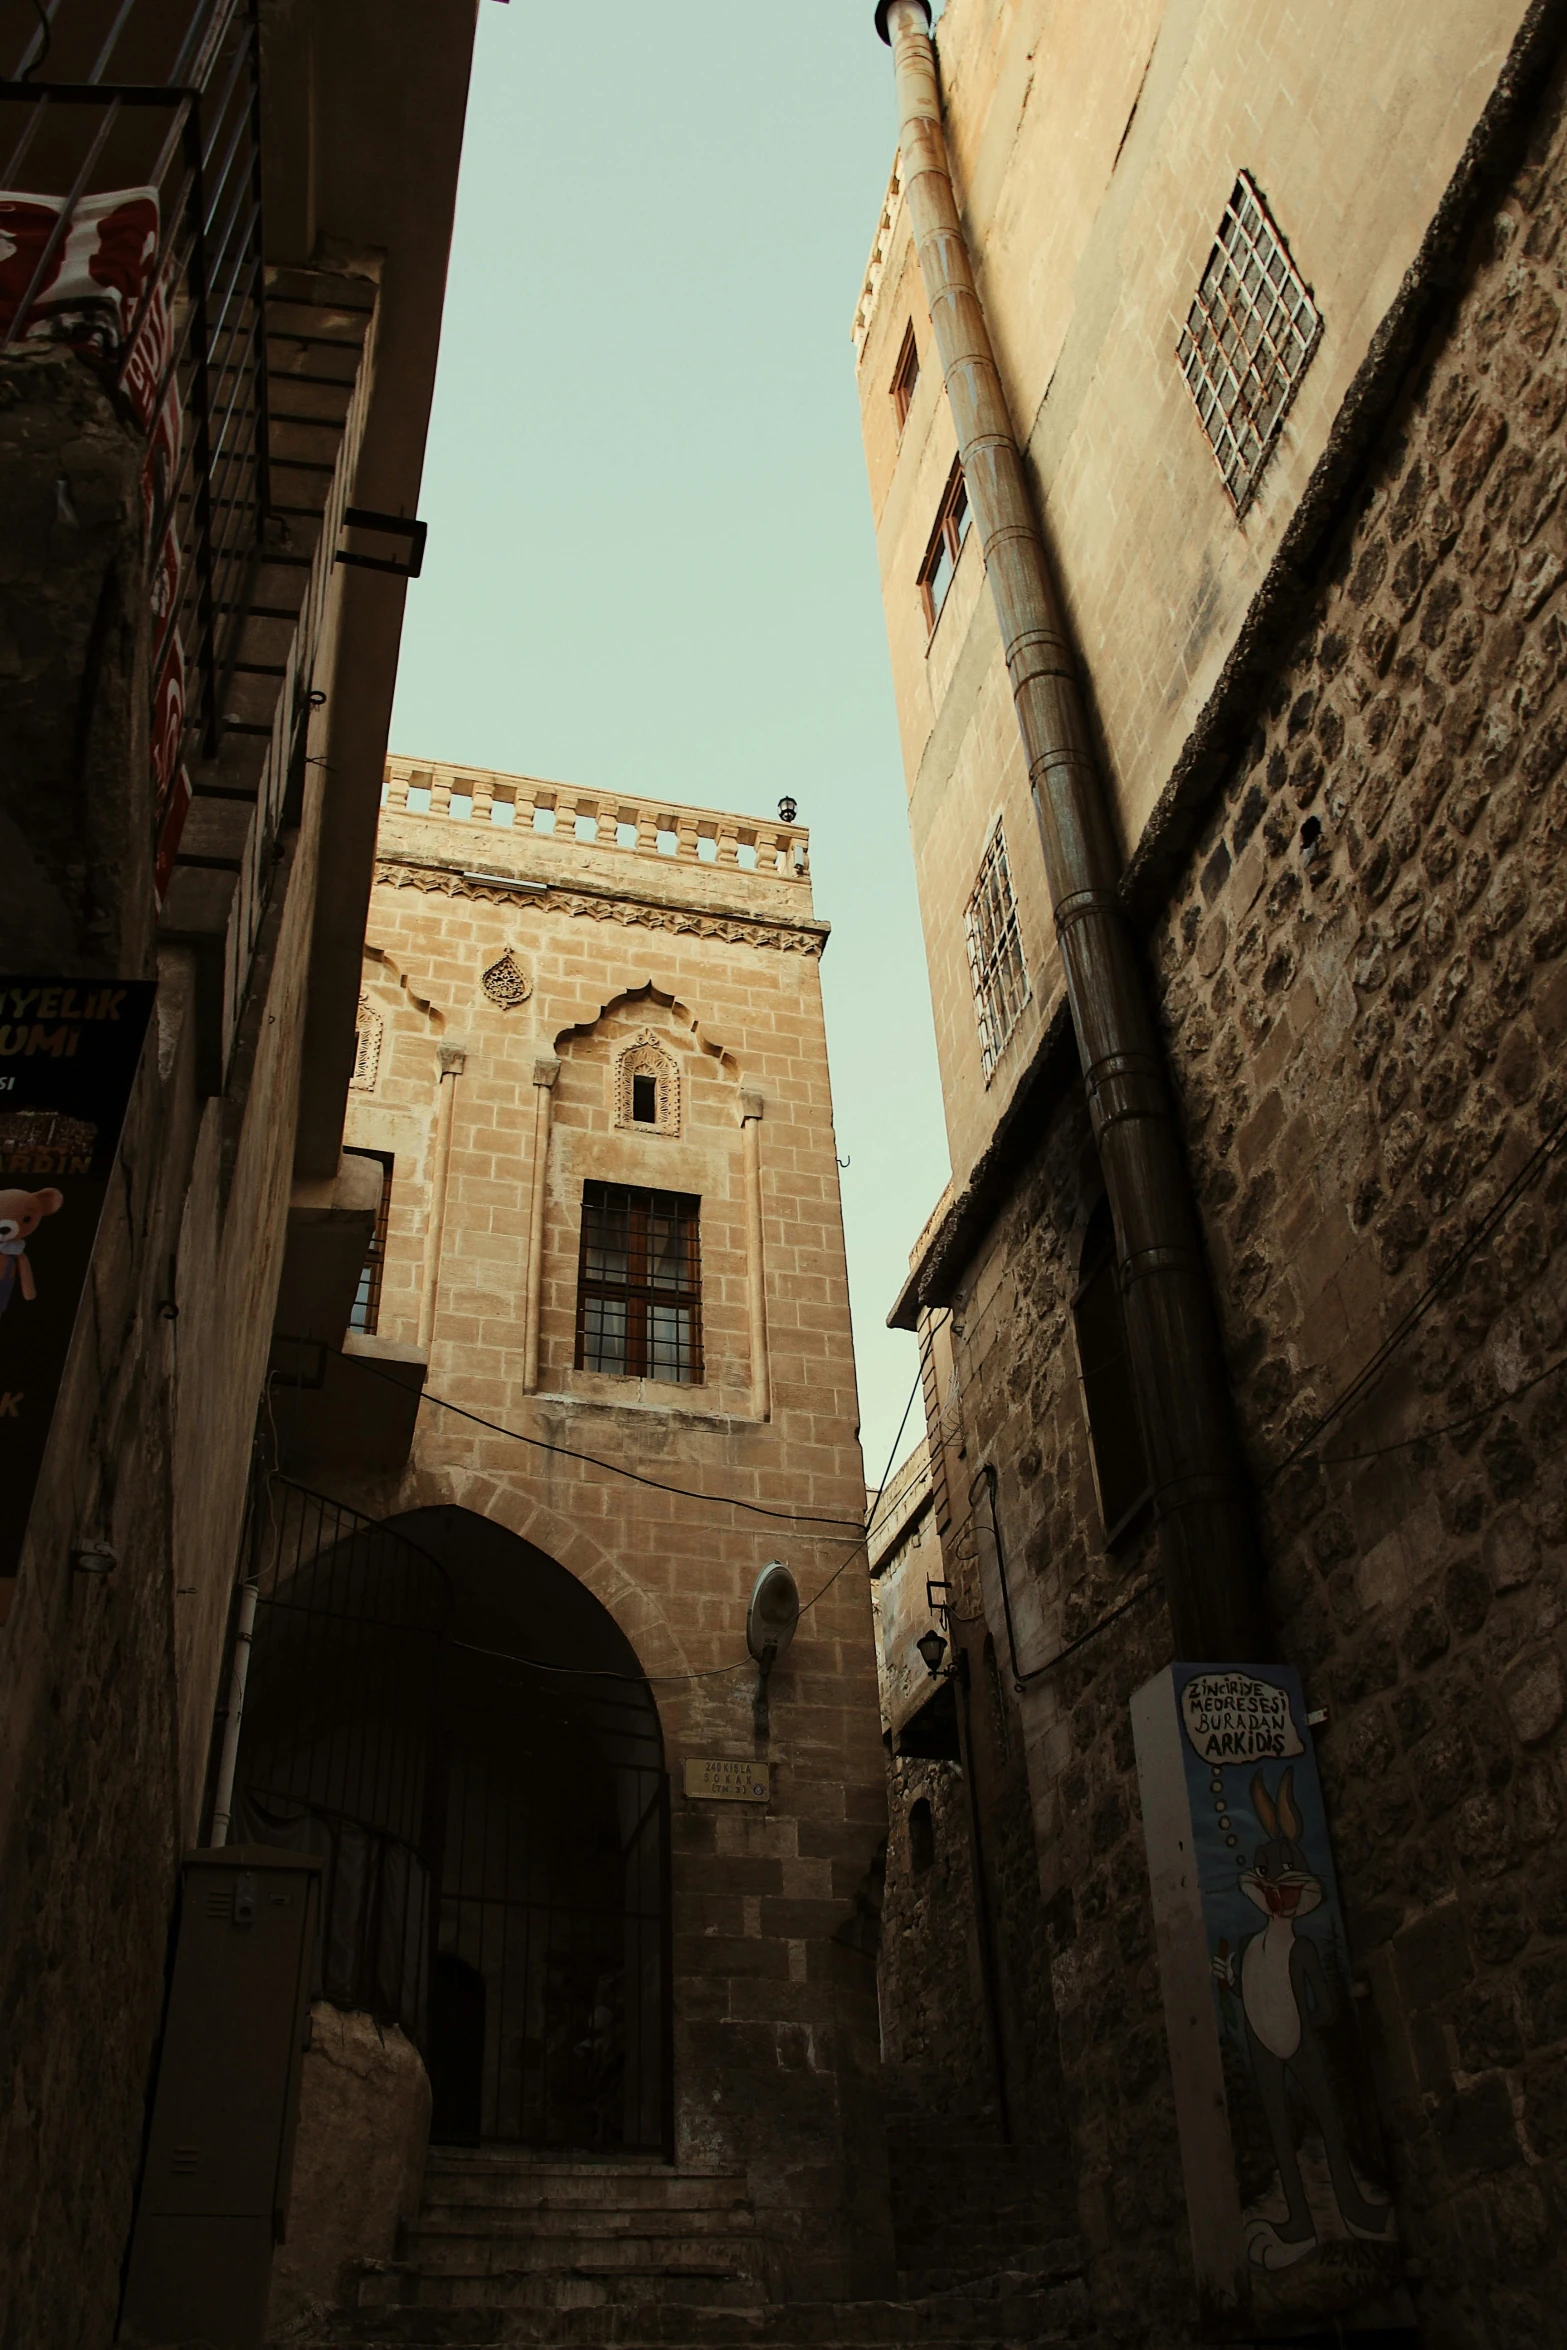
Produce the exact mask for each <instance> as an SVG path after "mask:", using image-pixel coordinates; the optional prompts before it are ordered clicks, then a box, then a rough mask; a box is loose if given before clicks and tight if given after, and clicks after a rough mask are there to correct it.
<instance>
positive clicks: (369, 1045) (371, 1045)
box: [348, 994, 384, 1093]
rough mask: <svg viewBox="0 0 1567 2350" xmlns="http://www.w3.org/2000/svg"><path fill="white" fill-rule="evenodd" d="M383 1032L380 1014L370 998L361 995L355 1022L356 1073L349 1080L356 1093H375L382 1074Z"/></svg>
mask: <svg viewBox="0 0 1567 2350" xmlns="http://www.w3.org/2000/svg"><path fill="white" fill-rule="evenodd" d="M383 1030H384V1024H383V1022H382V1019H381V1015H380V1013H379V1012H378V1011H376V1009H375V1007H374V1006H373V1005H372V1003H371V1001H370V998H369V997H368V996H367V995H364V994H361V996H360V998H359V1011H358V1015H357V1017H356V1019H355V1021H354V1073H353V1075H352V1076H351V1077H350V1078H349V1080H348V1082H349V1085H350V1087H351V1088H352V1089H353V1091H354V1092H355V1093H374V1091H375V1081H376V1079H377V1078H378V1077H379V1076H380V1074H381V1039H382V1035H383Z"/></svg>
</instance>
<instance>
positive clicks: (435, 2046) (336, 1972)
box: [235, 1479, 670, 2153]
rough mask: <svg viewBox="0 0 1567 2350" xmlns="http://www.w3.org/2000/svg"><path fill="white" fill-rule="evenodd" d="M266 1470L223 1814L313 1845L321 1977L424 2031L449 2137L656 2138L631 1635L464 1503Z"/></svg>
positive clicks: (320, 1982) (654, 1821)
mask: <svg viewBox="0 0 1567 2350" xmlns="http://www.w3.org/2000/svg"><path fill="white" fill-rule="evenodd" d="M274 1484H275V1488H276V1490H275V1492H274V1496H273V1503H274V1506H273V1509H272V1510H271V1512H270V1513H269V1515H268V1518H267V1520H266V1521H265V1524H266V1525H267V1527H268V1528H269V1529H270V1532H269V1533H268V1534H267V1535H266V1537H265V1539H264V1542H263V1547H264V1549H265V1551H266V1554H267V1555H266V1557H265V1559H264V1560H262V1561H259V1562H258V1570H257V1571H258V1587H259V1591H260V1597H261V1605H260V1610H259V1612H258V1622H257V1640H256V1648H255V1652H254V1663H253V1667H252V1682H251V1691H250V1698H249V1703H248V1705H247V1709H246V1716H245V1724H244V1733H243V1737H242V1742H241V1748H240V1757H239V1772H238V1781H237V1786H236V1792H235V1824H236V1829H237V1831H238V1833H239V1835H240V1836H241V1837H242V1838H247V1839H253V1840H258V1841H264V1842H269V1843H271V1842H276V1843H284V1844H288V1845H298V1846H300V1847H302V1848H305V1849H309V1850H313V1851H318V1852H320V1853H321V1855H322V1858H323V1862H324V1867H325V1879H324V1900H323V1931H322V1936H321V1952H320V1958H319V1963H318V1967H317V1979H316V1986H315V1987H316V1993H317V1996H324V1997H325V1998H327V1999H329V2000H331V2001H332V2002H334V2003H335V2004H337V2005H339V2006H343V2007H350V2008H364V2009H368V2010H369V2011H370V2012H371V2013H373V2014H375V2015H376V2016H377V2017H378V2018H379V2019H380V2020H383V2021H387V2022H392V2021H396V2022H400V2023H401V2024H402V2025H403V2027H404V2029H405V2030H407V2031H408V2032H409V2033H410V2034H411V2036H412V2037H413V2038H414V2039H415V2040H416V2041H417V2042H418V2044H419V2046H420V2048H421V2049H422V2051H423V2053H424V2056H425V2061H426V2064H427V2066H428V2068H429V2072H430V2080H431V2088H432V2091H433V2097H434V2109H435V2110H434V2122H433V2132H432V2134H433V2135H434V2136H435V2137H437V2138H440V2139H444V2140H446V2141H448V2142H455V2143H465V2144H476V2143H479V2142H482V2141H495V2142H501V2143H506V2142H509V2143H512V2144H521V2145H529V2146H536V2147H541V2148H542V2147H552V2148H556V2149H559V2150H562V2151H565V2150H570V2151H574V2152H597V2153H616V2152H636V2151H641V2152H647V2151H663V2150H665V2148H666V2147H667V2145H668V2141H669V2132H670V2092H669V2046H670V2040H669V2018H668V2012H667V2010H668V1996H669V1960H668V1915H669V1902H668V1882H669V1868H668V1848H669V1807H668V1791H667V1781H666V1778H665V1774H664V1767H663V1739H662V1734H661V1730H660V1726H659V1719H658V1712H657V1708H656V1706H655V1705H654V1702H653V1696H652V1692H651V1690H650V1689H649V1687H648V1684H647V1681H646V1678H645V1677H644V1675H643V1673H642V1670H641V1666H640V1664H639V1662H638V1659H637V1655H636V1652H635V1650H634V1649H633V1648H632V1646H631V1643H630V1641H629V1640H628V1639H627V1637H626V1635H625V1634H624V1632H622V1631H621V1629H620V1627H619V1626H618V1624H617V1623H616V1622H615V1620H614V1618H613V1617H612V1616H611V1615H610V1613H609V1611H608V1610H607V1609H606V1608H605V1607H604V1606H603V1604H602V1603H601V1602H600V1601H599V1600H598V1599H597V1598H595V1597H594V1595H593V1593H592V1592H590V1591H589V1590H588V1589H587V1588H586V1587H585V1586H584V1585H583V1584H582V1583H581V1582H579V1581H578V1580H577V1578H576V1577H575V1576H574V1575H572V1574H570V1573H569V1572H568V1571H567V1570H566V1569H565V1568H564V1567H562V1566H561V1565H559V1563H558V1562H557V1561H556V1560H554V1559H552V1558H550V1557H549V1556H548V1555H547V1554H546V1553H545V1552H544V1551H542V1550H540V1549H538V1548H537V1547H536V1546H535V1545H534V1544H532V1543H530V1542H527V1541H525V1540H523V1539H522V1537H521V1536H519V1535H517V1534H514V1533H512V1532H511V1531H510V1530H509V1529H508V1528H506V1527H504V1526H500V1525H497V1524H495V1523H494V1522H493V1521H491V1520H489V1519H486V1518H483V1517H480V1516H478V1515H476V1514H475V1513H474V1512H472V1511H470V1510H466V1509H462V1508H459V1507H457V1506H455V1505H436V1506H433V1507H429V1508H425V1509H419V1510H413V1511H409V1512H407V1513H405V1514H403V1515H402V1516H399V1517H396V1518H392V1519H388V1520H386V1521H383V1522H382V1523H381V1524H379V1525H372V1524H370V1523H369V1522H368V1521H366V1520H364V1519H360V1518H357V1517H356V1516H355V1515H354V1513H352V1512H350V1511H344V1510H341V1509H340V1508H338V1506H337V1505H335V1504H332V1503H328V1502H324V1501H322V1500H321V1499H320V1498H319V1497H317V1496H314V1495H310V1494H307V1493H304V1492H303V1491H301V1490H300V1489H297V1488H291V1487H287V1486H286V1485H285V1483H284V1481H283V1480H281V1479H278V1480H275V1481H274Z"/></svg>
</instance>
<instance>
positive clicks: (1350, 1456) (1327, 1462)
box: [1322, 1355, 1567, 1469]
mask: <svg viewBox="0 0 1567 2350" xmlns="http://www.w3.org/2000/svg"><path fill="white" fill-rule="evenodd" d="M1558 1371H1567V1355H1560V1356H1558V1358H1557V1360H1556V1361H1555V1362H1554V1363H1547V1364H1546V1366H1545V1369H1544V1370H1543V1371H1536V1373H1535V1375H1534V1377H1533V1378H1532V1379H1525V1380H1523V1381H1521V1382H1520V1384H1519V1385H1518V1386H1517V1387H1509V1388H1508V1390H1507V1392H1506V1393H1505V1395H1499V1396H1497V1397H1496V1398H1495V1400H1494V1401H1493V1402H1491V1403H1485V1404H1479V1405H1477V1406H1476V1408H1475V1409H1474V1410H1473V1411H1472V1412H1464V1413H1462V1414H1461V1415H1460V1416H1459V1418H1458V1419H1456V1420H1440V1421H1438V1422H1437V1423H1436V1425H1435V1426H1434V1427H1430V1428H1417V1429H1416V1430H1415V1432H1414V1434H1413V1435H1412V1436H1395V1437H1394V1439H1393V1441H1392V1443H1391V1444H1373V1445H1371V1446H1370V1447H1369V1449H1368V1450H1367V1451H1365V1452H1330V1453H1324V1455H1323V1457H1322V1466H1323V1468H1325V1469H1338V1468H1342V1467H1344V1466H1345V1464H1346V1463H1348V1462H1350V1461H1379V1460H1381V1459H1382V1457H1383V1455H1384V1454H1385V1453H1390V1452H1406V1451H1407V1450H1408V1448H1409V1447H1410V1445H1412V1444H1424V1443H1426V1442H1427V1441H1428V1439H1430V1438H1432V1437H1437V1436H1453V1435H1456V1434H1457V1433H1458V1431H1459V1430H1460V1429H1463V1428H1478V1427H1479V1425H1480V1423H1481V1421H1482V1420H1489V1419H1492V1418H1494V1416H1495V1414H1496V1413H1497V1412H1500V1411H1504V1410H1505V1409H1506V1407H1507V1405H1508V1404H1510V1403H1516V1402H1517V1400H1518V1398H1519V1397H1520V1396H1521V1395H1527V1394H1529V1392H1530V1390H1531V1389H1532V1388H1536V1387H1542V1386H1543V1385H1544V1384H1545V1381H1546V1380H1547V1379H1554V1378H1555V1376H1556V1374H1557V1372H1558Z"/></svg>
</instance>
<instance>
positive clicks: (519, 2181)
mask: <svg viewBox="0 0 1567 2350" xmlns="http://www.w3.org/2000/svg"><path fill="white" fill-rule="evenodd" d="M424 2205H425V2208H426V2209H427V2210H430V2209H439V2210H443V2211H444V2210H452V2209H463V2210H471V2209H476V2210H485V2211H497V2212H500V2211H583V2212H586V2213H590V2214H592V2213H598V2212H606V2211H615V2212H621V2211H638V2212H655V2211H669V2212H681V2213H694V2212H707V2211H734V2210H745V2209H749V2207H750V2193H749V2189H748V2187H747V2184H746V2177H745V2173H744V2172H743V2171H735V2172H731V2171H674V2170H662V2171H656V2172H637V2173H633V2174H627V2173H619V2174H613V2173H606V2172H603V2171H591V2172H580V2171H576V2170H564V2169H559V2170H545V2169H542V2168H540V2167H537V2166H535V2165H533V2164H523V2163H514V2164H512V2165H510V2166H505V2165H501V2164H496V2163H474V2164H471V2165H469V2164H463V2165H457V2164H451V2163H440V2164H436V2163H434V2162H432V2163H431V2164H430V2165H429V2167H428V2168H427V2170H426V2172H425V2179H424Z"/></svg>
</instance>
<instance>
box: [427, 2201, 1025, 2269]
mask: <svg viewBox="0 0 1567 2350" xmlns="http://www.w3.org/2000/svg"><path fill="white" fill-rule="evenodd" d="M756 2232H757V2230H756V2214H755V2212H754V2211H752V2210H750V2209H749V2208H745V2207H739V2208H736V2207H731V2208H730V2209H729V2210H727V2211H622V2212H610V2211H571V2210H566V2211H550V2210H545V2211H511V2210H502V2211H496V2212H491V2211H484V2210H478V2209H475V2208H474V2206H472V2205H471V2204H469V2205H462V2206H457V2205H452V2204H443V2205H436V2206H435V2207H434V2208H432V2207H431V2205H430V2204H429V2203H428V2202H426V2204H425V2206H424V2208H423V2210H422V2211H421V2212H420V2214H419V2217H418V2218H417V2219H415V2220H410V2221H409V2222H408V2224H407V2227H406V2228H405V2230H404V2244H405V2250H404V2254H403V2257H404V2259H406V2260H419V2259H422V2258H424V2257H425V2255H426V2253H430V2254H434V2255H438V2254H439V2253H440V2252H441V2250H442V2249H443V2248H444V2247H445V2246H447V2245H461V2244H478V2243H491V2244H495V2245H496V2246H498V2247H499V2248H500V2250H501V2251H502V2252H503V2253H504V2256H505V2261H506V2265H507V2266H508V2267H517V2266H518V2265H519V2264H521V2265H524V2266H527V2267H531V2268H536V2267H538V2266H540V2265H541V2264H548V2263H550V2262H553V2263H554V2264H555V2265H556V2266H560V2265H561V2264H562V2263H565V2264H567V2265H569V2264H570V2263H571V2262H572V2261H574V2260H582V2259H585V2258H586V2257H587V2256H588V2251H589V2248H590V2247H593V2246H602V2247H603V2249H604V2253H605V2256H606V2258H609V2259H614V2258H616V2257H617V2256H618V2255H619V2254H620V2253H621V2252H622V2251H628V2250H629V2248H631V2247H635V2246H638V2245H640V2246H642V2247H644V2248H645V2251H646V2256H647V2257H649V2258H652V2257H655V2256H657V2257H673V2258H678V2257H679V2256H680V2253H681V2250H682V2248H683V2247H687V2246H688V2247H689V2248H690V2251H691V2255H692V2257H693V2259H705V2258H708V2257H709V2256H710V2255H711V2253H712V2252H713V2251H714V2250H715V2249H720V2248H722V2247H723V2246H724V2245H725V2244H730V2243H733V2244H736V2245H743V2244H745V2243H747V2242H749V2241H751V2240H752V2239H753V2238H754V2237H755V2235H756ZM535 2255H536V2256H535ZM991 2266H992V2267H994V2266H995V2263H994V2262H992V2263H991Z"/></svg>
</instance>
